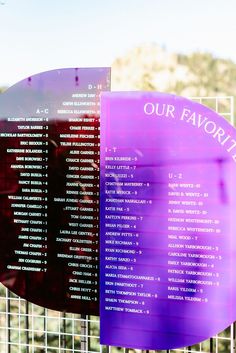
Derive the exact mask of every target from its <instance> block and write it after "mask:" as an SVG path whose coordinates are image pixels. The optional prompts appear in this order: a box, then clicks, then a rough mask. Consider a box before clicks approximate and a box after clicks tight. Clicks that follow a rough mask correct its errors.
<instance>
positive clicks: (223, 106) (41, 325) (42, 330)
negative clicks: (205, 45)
mask: <svg viewBox="0 0 236 353" xmlns="http://www.w3.org/2000/svg"><path fill="white" fill-rule="evenodd" d="M191 99H192V100H195V101H198V102H200V103H202V104H204V105H206V106H208V107H210V108H212V109H213V110H215V111H216V112H218V113H219V114H221V115H222V116H224V117H225V118H226V119H227V120H228V121H229V122H230V123H231V124H234V99H233V97H192V98H191ZM235 329H236V326H235V324H232V325H231V326H230V327H228V328H227V329H226V330H224V331H223V332H222V333H219V334H218V335H217V336H215V337H212V338H210V339H209V340H207V341H204V342H202V343H199V344H197V345H194V346H192V347H185V348H183V349H178V350H174V351H175V352H215V353H229V352H230V353H234V352H235V341H236V332H235V331H236V330H235ZM130 351H131V352H141V351H139V350H137V349H135V350H134V349H132V348H130V349H127V348H126V349H125V348H122V347H110V346H101V345H100V343H99V318H98V317H92V316H85V315H78V314H70V313H66V312H57V311H53V310H49V309H45V308H42V307H40V306H37V305H34V304H32V303H29V302H27V301H25V300H24V299H21V298H19V297H18V296H16V295H15V294H14V293H11V292H10V291H9V290H8V289H6V288H5V287H4V286H3V285H0V353H59V352H63V353H66V352H68V353H69V352H70V353H78V352H91V353H93V352H100V353H118V352H122V353H128V352H130ZM150 352H151V351H150ZM169 352H170V351H169Z"/></svg>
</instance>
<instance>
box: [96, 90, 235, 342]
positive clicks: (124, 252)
mask: <svg viewBox="0 0 236 353" xmlns="http://www.w3.org/2000/svg"><path fill="white" fill-rule="evenodd" d="M101 131H102V135H101V215H100V217H101V223H100V227H101V307H100V313H101V343H102V344H109V345H115V346H124V347H132V348H139V349H172V348H178V347H183V346H189V345H192V344H195V343H198V342H200V341H203V340H205V339H207V338H209V337H211V336H213V335H215V334H216V333H218V332H220V331H221V330H223V329H225V328H226V327H227V326H229V325H230V324H231V323H232V322H233V321H234V320H235V318H236V313H235V309H234V308H235V305H234V301H235V296H236V276H235V268H236V236H235V234H236V221H235V209H236V182H235V177H236V131H235V129H234V128H233V127H232V126H231V125H230V124H229V123H228V122H227V121H226V120H225V119H224V118H222V117H221V116H219V115H218V114H217V113H215V112H214V111H212V110H210V109H208V108H206V107H205V106H203V105H200V104H198V103H195V102H192V101H190V100H187V99H185V98H181V97H177V96H174V95H168V94H160V93H147V92H135V93H134V92H133V93H132V92H131V93H127V92H126V93H116V92H114V93H103V94H102V114H101Z"/></svg>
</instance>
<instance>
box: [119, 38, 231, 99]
mask: <svg viewBox="0 0 236 353" xmlns="http://www.w3.org/2000/svg"><path fill="white" fill-rule="evenodd" d="M112 90H114V91H121V90H144V91H154V90H155V91H159V92H166V93H173V94H177V95H182V96H188V97H199V96H202V97H206V96H208V97H209V96H234V97H235V96H236V64H235V63H234V62H232V61H231V60H226V59H222V58H216V57H214V55H212V54H211V53H203V52H195V53H192V54H190V55H185V54H179V53H169V52H167V51H166V50H165V49H164V48H162V47H160V46H158V45H157V44H153V43H152V44H146V45H142V46H140V47H137V48H134V49H132V50H131V51H129V52H128V53H127V54H126V55H124V56H123V57H121V58H118V59H116V60H115V61H114V63H113V65H112Z"/></svg>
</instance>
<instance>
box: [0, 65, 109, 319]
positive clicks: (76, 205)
mask: <svg viewBox="0 0 236 353" xmlns="http://www.w3.org/2000/svg"><path fill="white" fill-rule="evenodd" d="M109 86H110V69H109V68H80V69H74V68H72V69H61V70H53V71H48V72H43V73H40V74H37V75H34V76H32V77H29V78H28V79H25V80H23V81H21V82H19V83H17V84H16V85H14V86H13V87H11V88H10V89H9V90H7V92H5V93H3V94H2V95H1V96H0V140H1V145H0V165H1V168H0V197H1V208H0V228H1V236H0V281H1V282H2V283H3V284H4V285H5V286H7V287H8V288H9V289H10V290H12V291H13V292H14V293H16V294H18V295H20V296H21V297H23V298H25V299H27V300H29V301H31V302H33V303H35V304H38V305H41V306H44V307H46V308H50V309H54V310H60V311H62V310H65V311H68V312H74V313H81V314H93V315H98V312H99V305H98V265H99V252H98V251H99V246H98V227H99V220H98V219H99V206H98V203H99V148H100V147H99V146H100V128H99V114H100V92H101V90H109Z"/></svg>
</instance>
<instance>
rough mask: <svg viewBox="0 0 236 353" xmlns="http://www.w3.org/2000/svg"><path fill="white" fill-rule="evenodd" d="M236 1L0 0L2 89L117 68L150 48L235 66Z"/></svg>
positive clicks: (0, 81)
mask: <svg viewBox="0 0 236 353" xmlns="http://www.w3.org/2000/svg"><path fill="white" fill-rule="evenodd" d="M235 38H236V1H235V0H84V1H82V0H0V86H3V85H6V86H9V85H12V84H14V83H16V82H18V81H19V80H21V79H24V78H25V77H28V76H30V75H33V74H37V73H39V72H42V71H47V70H51V69H56V68H65V67H93V66H94V67H98V66H111V65H112V63H113V61H114V60H115V59H116V58H117V57H121V56H124V55H125V54H126V53H127V52H128V51H129V50H130V49H132V48H134V47H136V46H139V45H141V44H145V43H157V44H159V45H161V46H163V47H165V48H166V49H167V50H168V51H169V52H181V53H191V52H193V51H196V50H200V51H208V52H211V53H213V54H214V55H215V56H219V57H221V58H226V59H231V60H233V61H235V62H236V40H235Z"/></svg>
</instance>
